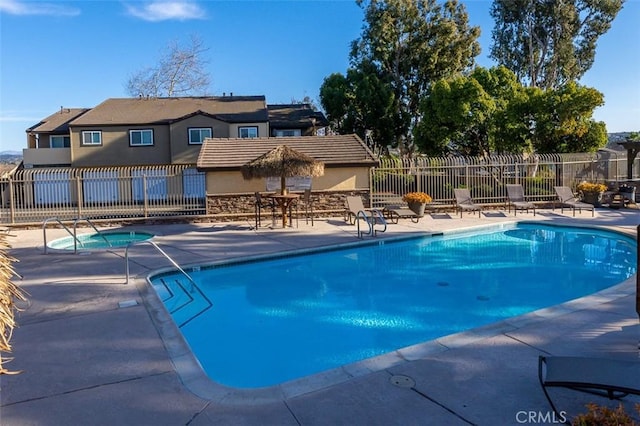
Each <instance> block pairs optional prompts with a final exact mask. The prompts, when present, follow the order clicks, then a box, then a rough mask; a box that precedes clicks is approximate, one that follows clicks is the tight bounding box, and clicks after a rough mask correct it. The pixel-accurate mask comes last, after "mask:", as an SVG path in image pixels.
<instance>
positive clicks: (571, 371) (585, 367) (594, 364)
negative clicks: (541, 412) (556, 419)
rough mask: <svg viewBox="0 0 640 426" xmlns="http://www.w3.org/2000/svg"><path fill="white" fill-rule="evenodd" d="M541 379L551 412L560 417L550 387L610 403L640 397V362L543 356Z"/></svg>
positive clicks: (540, 363)
mask: <svg viewBox="0 0 640 426" xmlns="http://www.w3.org/2000/svg"><path fill="white" fill-rule="evenodd" d="M538 379H539V380H540V385H541V386H542V390H543V391H544V395H545V396H546V397H547V400H548V401H549V404H550V405H551V408H552V409H553V411H554V412H555V413H556V414H560V412H559V411H558V410H557V409H556V406H555V405H554V403H553V401H552V400H551V397H550V396H549V393H548V392H547V388H548V387H563V388H568V389H573V390H577V391H580V392H587V393H591V394H595V395H600V396H604V397H607V398H609V399H620V398H623V397H625V396H627V395H629V394H632V395H640V361H621V360H614V359H606V358H588V357H568V356H540V357H539V358H538Z"/></svg>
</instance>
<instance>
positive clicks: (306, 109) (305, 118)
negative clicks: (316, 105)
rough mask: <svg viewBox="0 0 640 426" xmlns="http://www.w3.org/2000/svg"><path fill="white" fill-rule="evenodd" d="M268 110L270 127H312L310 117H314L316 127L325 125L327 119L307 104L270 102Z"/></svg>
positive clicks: (327, 123) (327, 122)
mask: <svg viewBox="0 0 640 426" xmlns="http://www.w3.org/2000/svg"><path fill="white" fill-rule="evenodd" d="M267 108H268V110H269V125H270V126H271V127H272V128H278V127H289V128H307V127H312V126H313V124H312V122H311V119H312V118H313V119H315V120H316V123H315V126H316V127H325V126H328V125H329V121H328V120H327V118H326V117H325V116H324V114H323V113H322V112H320V111H314V110H313V109H312V108H311V105H309V104H271V105H267Z"/></svg>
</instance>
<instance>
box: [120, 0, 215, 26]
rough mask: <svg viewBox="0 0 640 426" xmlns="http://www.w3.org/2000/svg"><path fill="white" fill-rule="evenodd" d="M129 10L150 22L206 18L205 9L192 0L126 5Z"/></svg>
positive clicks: (135, 15) (131, 13) (133, 14)
mask: <svg viewBox="0 0 640 426" xmlns="http://www.w3.org/2000/svg"><path fill="white" fill-rule="evenodd" d="M125 6H126V8H127V12H128V13H129V14H130V15H131V16H134V17H136V18H140V19H143V20H145V21H150V22H159V21H168V20H172V19H173V20H178V21H186V20H189V19H204V18H205V15H206V14H205V11H204V10H203V9H202V8H201V7H200V6H198V5H197V4H196V3H194V2H191V1H164V0H161V1H151V2H148V3H146V4H144V5H143V6H133V5H125Z"/></svg>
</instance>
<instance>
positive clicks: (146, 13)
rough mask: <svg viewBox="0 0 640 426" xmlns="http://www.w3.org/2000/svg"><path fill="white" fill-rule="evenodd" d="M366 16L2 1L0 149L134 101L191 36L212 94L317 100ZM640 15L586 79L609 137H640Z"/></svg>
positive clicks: (608, 42)
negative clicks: (202, 50)
mask: <svg viewBox="0 0 640 426" xmlns="http://www.w3.org/2000/svg"><path fill="white" fill-rule="evenodd" d="M463 3H464V4H465V5H466V7H467V11H468V14H469V19H470V21H471V24H472V25H478V26H480V27H481V29H482V36H481V38H480V44H481V47H482V53H481V55H480V56H479V57H478V58H477V62H478V64H479V65H481V66H486V67H489V66H492V65H494V64H493V62H492V61H491V60H489V59H488V54H489V50H490V45H491V30H492V29H493V21H492V19H491V17H490V16H489V8H490V6H491V2H490V0H463ZM362 17H363V13H362V10H361V9H360V8H359V7H358V6H357V5H356V4H355V1H354V0H334V1H331V0H308V1H305V0H297V1H294V0H290V1H270V0H263V1H242V0H233V1H213V0H210V1H205V0H200V1H178V0H176V1H140V0H123V1H118V0H111V1H56V0H44V1H27V0H0V151H5V150H18V151H19V150H21V149H22V148H24V147H25V146H26V134H25V130H26V129H27V128H28V127H30V126H31V125H33V124H36V123H37V122H38V121H39V120H41V119H42V118H44V117H46V116H48V115H50V114H52V113H54V112H56V111H57V110H59V109H60V107H61V106H63V107H65V108H74V107H78V108H79V107H89V108H90V107H94V106H96V105H97V104H99V103H100V102H102V101H103V100H105V99H107V98H114V97H126V96H127V93H126V90H125V85H126V82H127V80H128V78H129V77H130V76H131V75H132V74H133V73H135V72H136V71H139V70H140V69H142V68H144V67H147V66H153V65H155V64H156V63H157V61H158V59H159V57H160V56H161V54H162V53H163V51H165V50H166V47H167V45H168V44H169V43H170V42H172V41H178V42H180V43H183V44H184V43H186V42H188V41H189V39H190V36H191V35H197V36H199V37H200V39H201V40H202V42H203V45H204V46H206V47H208V49H209V50H208V51H207V60H208V62H209V63H208V71H209V72H210V75H211V79H212V84H211V86H210V94H212V95H222V93H223V92H226V93H229V92H233V93H234V94H236V95H265V96H266V98H267V102H269V103H288V102H290V101H291V100H292V99H297V100H301V99H302V98H304V97H305V96H309V97H311V98H312V99H314V100H317V99H318V91H319V88H320V86H321V85H322V82H323V79H324V78H325V77H327V76H329V75H330V74H332V73H335V72H340V73H345V72H346V69H347V66H348V54H349V45H350V43H351V41H353V40H355V39H356V38H358V37H359V35H360V32H361V29H362V24H363V22H362ZM639 17H640V0H627V2H626V3H625V6H624V8H623V10H622V11H621V12H620V13H619V14H618V16H617V18H616V20H615V21H614V22H613V25H612V28H611V30H610V31H609V32H608V33H607V34H605V35H604V36H603V37H601V38H600V40H599V43H598V49H597V53H596V58H595V64H594V66H593V67H592V69H591V70H590V71H589V72H588V73H587V74H586V75H585V76H584V78H583V79H582V81H581V82H582V83H583V84H585V85H587V86H590V87H594V88H596V89H598V90H599V91H601V92H602V93H604V95H605V102H606V104H605V106H603V107H601V108H599V109H598V110H597V111H596V114H595V118H596V119H597V120H602V121H604V122H605V123H606V124H607V130H608V131H609V132H620V131H638V130H640V54H639V52H640V49H639V48H640V25H638V18H639ZM317 103H318V104H319V101H317Z"/></svg>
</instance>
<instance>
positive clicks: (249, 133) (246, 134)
mask: <svg viewBox="0 0 640 426" xmlns="http://www.w3.org/2000/svg"><path fill="white" fill-rule="evenodd" d="M238 137H239V138H257V137H258V128H257V127H255V126H252V127H239V128H238Z"/></svg>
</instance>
